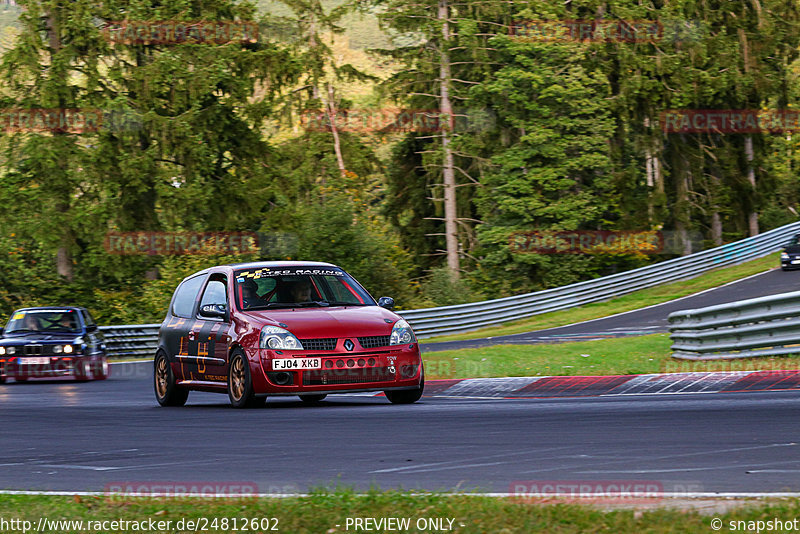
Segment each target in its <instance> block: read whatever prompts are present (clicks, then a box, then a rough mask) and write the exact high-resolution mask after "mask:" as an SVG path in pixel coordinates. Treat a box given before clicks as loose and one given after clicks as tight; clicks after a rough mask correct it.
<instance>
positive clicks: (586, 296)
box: [101, 222, 800, 356]
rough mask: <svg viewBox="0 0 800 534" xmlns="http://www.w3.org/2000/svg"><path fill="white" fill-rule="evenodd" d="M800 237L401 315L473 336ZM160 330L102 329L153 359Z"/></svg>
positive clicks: (777, 234)
mask: <svg viewBox="0 0 800 534" xmlns="http://www.w3.org/2000/svg"><path fill="white" fill-rule="evenodd" d="M797 233H800V222H795V223H792V224H787V225H786V226H782V227H780V228H776V229H774V230H770V231H768V232H764V233H763V234H759V235H757V236H754V237H748V238H746V239H742V240H741V241H736V242H734V243H729V244H727V245H723V246H721V247H717V248H712V249H709V250H704V251H702V252H696V253H694V254H690V255H688V256H682V257H680V258H675V259H672V260H667V261H662V262H660V263H655V264H653V265H648V266H646V267H640V268H639V269H634V270H632V271H626V272H624V273H619V274H613V275H610V276H604V277H602V278H595V279H594V280H587V281H585V282H578V283H576V284H570V285H568V286H563V287H557V288H554V289H546V290H544V291H536V292H534V293H527V294H525V295H517V296H514V297H506V298H502V299H495V300H486V301H483V302H473V303H470V304H459V305H456V306H442V307H439V308H425V309H420V310H401V311H398V312H397V313H398V314H400V315H401V316H403V317H404V318H405V319H407V320H408V322H409V323H410V324H411V326H412V327H413V328H414V331H415V332H416V334H417V336H418V337H419V338H422V339H424V338H427V337H431V336H436V335H441V334H455V333H460V332H467V331H469V330H475V329H477V328H481V327H484V326H491V325H496V324H502V323H505V322H508V321H513V320H516V319H523V318H525V317H531V316H533V315H538V314H540V313H547V312H551V311H556V310H565V309H568V308H576V307H578V306H583V305H584V304H589V303H590V302H599V301H601V300H608V299H610V298H614V297H617V296H620V295H625V294H627V293H631V292H633V291H638V290H640V289H645V288H648V287H653V286H657V285H661V284H665V283H667V282H672V281H675V280H681V279H686V278H693V277H695V276H698V275H700V274H702V273H704V272H706V271H710V270H712V269H717V268H719V267H725V266H728V265H736V264H738V263H742V262H745V261H748V260H752V259H755V258H760V257H762V256H766V255H767V254H769V253H771V252H774V251H776V250H778V249H780V248H782V247H783V246H784V245H786V243H787V242H788V241H789V239H790V238H791V237H792V236H794V235H795V234H797ZM159 326H160V325H157V324H149V325H125V326H105V327H101V330H103V331H104V332H105V334H106V339H107V341H106V344H107V345H108V349H109V354H111V355H113V356H139V355H148V356H149V355H152V354H153V353H154V351H155V346H156V336H157V334H158V327H159Z"/></svg>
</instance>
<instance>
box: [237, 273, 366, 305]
mask: <svg viewBox="0 0 800 534" xmlns="http://www.w3.org/2000/svg"><path fill="white" fill-rule="evenodd" d="M235 280H236V293H235V295H236V296H235V298H236V302H237V304H238V306H239V309H241V310H254V309H270V308H296V307H326V306H375V301H374V300H373V299H372V297H370V296H369V294H368V293H367V292H366V291H365V290H364V289H363V288H362V287H361V286H360V285H359V284H358V282H356V281H355V279H353V278H352V277H351V276H350V275H348V274H347V273H346V272H344V271H342V270H341V269H339V268H336V267H329V268H325V267H315V268H305V267H270V268H259V269H243V270H241V271H236V273H235Z"/></svg>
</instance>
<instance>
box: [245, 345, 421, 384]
mask: <svg viewBox="0 0 800 534" xmlns="http://www.w3.org/2000/svg"><path fill="white" fill-rule="evenodd" d="M282 352H283V353H282V354H280V353H279V351H274V350H270V349H254V350H252V351H250V354H249V355H248V356H249V357H250V362H251V372H252V377H253V387H254V389H255V392H256V394H262V395H263V394H267V395H300V394H306V393H309V394H310V393H316V394H321V393H326V394H330V393H343V392H360V391H364V392H367V391H383V390H391V389H398V390H400V389H412V388H416V387H419V384H420V382H421V380H422V374H423V369H422V359H421V358H420V353H419V346H418V345H417V344H416V343H411V344H408V345H397V346H392V347H380V348H377V349H369V350H361V351H352V352H330V351H305V350H303V351H297V354H293V353H292V354H290V353H289V351H282ZM292 352H294V351H292ZM276 357H277V358H286V357H296V358H321V360H322V368H321V369H313V370H278V371H275V370H273V369H272V360H273V359H274V358H276ZM287 377H288V378H289V380H288V381H287Z"/></svg>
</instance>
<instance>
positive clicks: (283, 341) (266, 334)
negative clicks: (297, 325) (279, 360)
mask: <svg viewBox="0 0 800 534" xmlns="http://www.w3.org/2000/svg"><path fill="white" fill-rule="evenodd" d="M258 346H259V347H261V348H262V349H278V350H302V349H303V345H301V344H300V340H299V339H297V338H296V337H294V334H292V333H291V332H289V331H288V330H284V329H283V328H278V327H277V326H265V327H264V328H262V329H261V336H260V338H259V341H258Z"/></svg>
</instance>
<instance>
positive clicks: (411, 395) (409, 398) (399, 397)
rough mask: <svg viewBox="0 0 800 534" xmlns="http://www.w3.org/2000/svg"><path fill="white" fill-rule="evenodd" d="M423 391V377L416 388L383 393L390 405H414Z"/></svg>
mask: <svg viewBox="0 0 800 534" xmlns="http://www.w3.org/2000/svg"><path fill="white" fill-rule="evenodd" d="M423 391H425V377H424V376H423V377H422V380H421V381H420V383H419V387H418V388H414V389H404V390H401V391H384V393H385V394H386V398H387V399H389V402H391V403H392V404H414V403H415V402H417V401H418V400H419V399H420V398H421V397H422V392H423Z"/></svg>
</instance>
